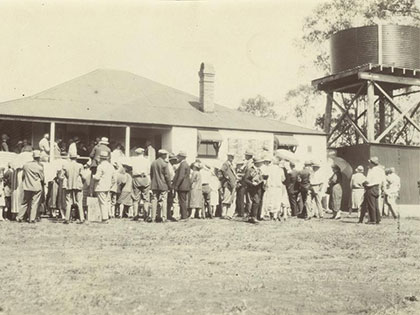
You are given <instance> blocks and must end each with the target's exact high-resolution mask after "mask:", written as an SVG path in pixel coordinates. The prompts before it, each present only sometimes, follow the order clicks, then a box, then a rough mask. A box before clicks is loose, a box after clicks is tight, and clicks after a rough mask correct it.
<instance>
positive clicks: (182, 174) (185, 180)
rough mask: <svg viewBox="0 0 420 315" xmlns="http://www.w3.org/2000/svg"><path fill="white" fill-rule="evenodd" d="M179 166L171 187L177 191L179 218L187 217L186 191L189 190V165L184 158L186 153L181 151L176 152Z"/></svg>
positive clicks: (184, 218)
mask: <svg viewBox="0 0 420 315" xmlns="http://www.w3.org/2000/svg"><path fill="white" fill-rule="evenodd" d="M177 157H178V161H179V166H178V168H177V169H176V172H175V177H174V179H173V189H174V190H176V192H177V193H178V202H179V208H180V210H181V220H186V219H187V218H188V200H187V199H188V192H189V191H190V190H191V180H190V171H191V169H190V166H189V165H188V163H187V161H186V160H185V159H186V157H187V154H186V153H185V152H183V151H181V152H179V154H178V156H177Z"/></svg>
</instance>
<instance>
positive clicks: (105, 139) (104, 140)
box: [99, 137, 109, 144]
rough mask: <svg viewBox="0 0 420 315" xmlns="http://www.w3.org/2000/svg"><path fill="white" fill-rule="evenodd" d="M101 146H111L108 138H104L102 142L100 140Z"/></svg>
mask: <svg viewBox="0 0 420 315" xmlns="http://www.w3.org/2000/svg"><path fill="white" fill-rule="evenodd" d="M99 143H100V144H109V139H108V138H107V137H102V138H101V140H99Z"/></svg>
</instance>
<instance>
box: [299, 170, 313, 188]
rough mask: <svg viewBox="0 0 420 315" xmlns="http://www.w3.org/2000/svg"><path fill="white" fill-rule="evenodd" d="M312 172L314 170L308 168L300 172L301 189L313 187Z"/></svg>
mask: <svg viewBox="0 0 420 315" xmlns="http://www.w3.org/2000/svg"><path fill="white" fill-rule="evenodd" d="M311 174H312V172H311V171H310V170H309V169H308V168H304V169H303V170H301V171H300V172H299V186H300V189H305V190H309V189H311Z"/></svg>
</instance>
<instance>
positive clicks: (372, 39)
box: [331, 25, 420, 73]
mask: <svg viewBox="0 0 420 315" xmlns="http://www.w3.org/2000/svg"><path fill="white" fill-rule="evenodd" d="M367 63H372V64H382V65H389V66H394V67H399V68H410V69H420V29H419V28H418V27H413V26H405V25H370V26H362V27H356V28H350V29H346V30H343V31H339V32H337V33H335V34H334V35H332V37H331V70H332V73H337V72H341V71H344V70H348V69H352V68H356V67H357V66H361V65H363V64H367Z"/></svg>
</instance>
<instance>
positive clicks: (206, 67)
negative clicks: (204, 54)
mask: <svg viewBox="0 0 420 315" xmlns="http://www.w3.org/2000/svg"><path fill="white" fill-rule="evenodd" d="M198 75H199V77H200V110H201V111H202V112H204V113H213V112H214V67H213V65H212V64H210V63H204V62H202V63H201V66H200V71H199V72H198Z"/></svg>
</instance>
